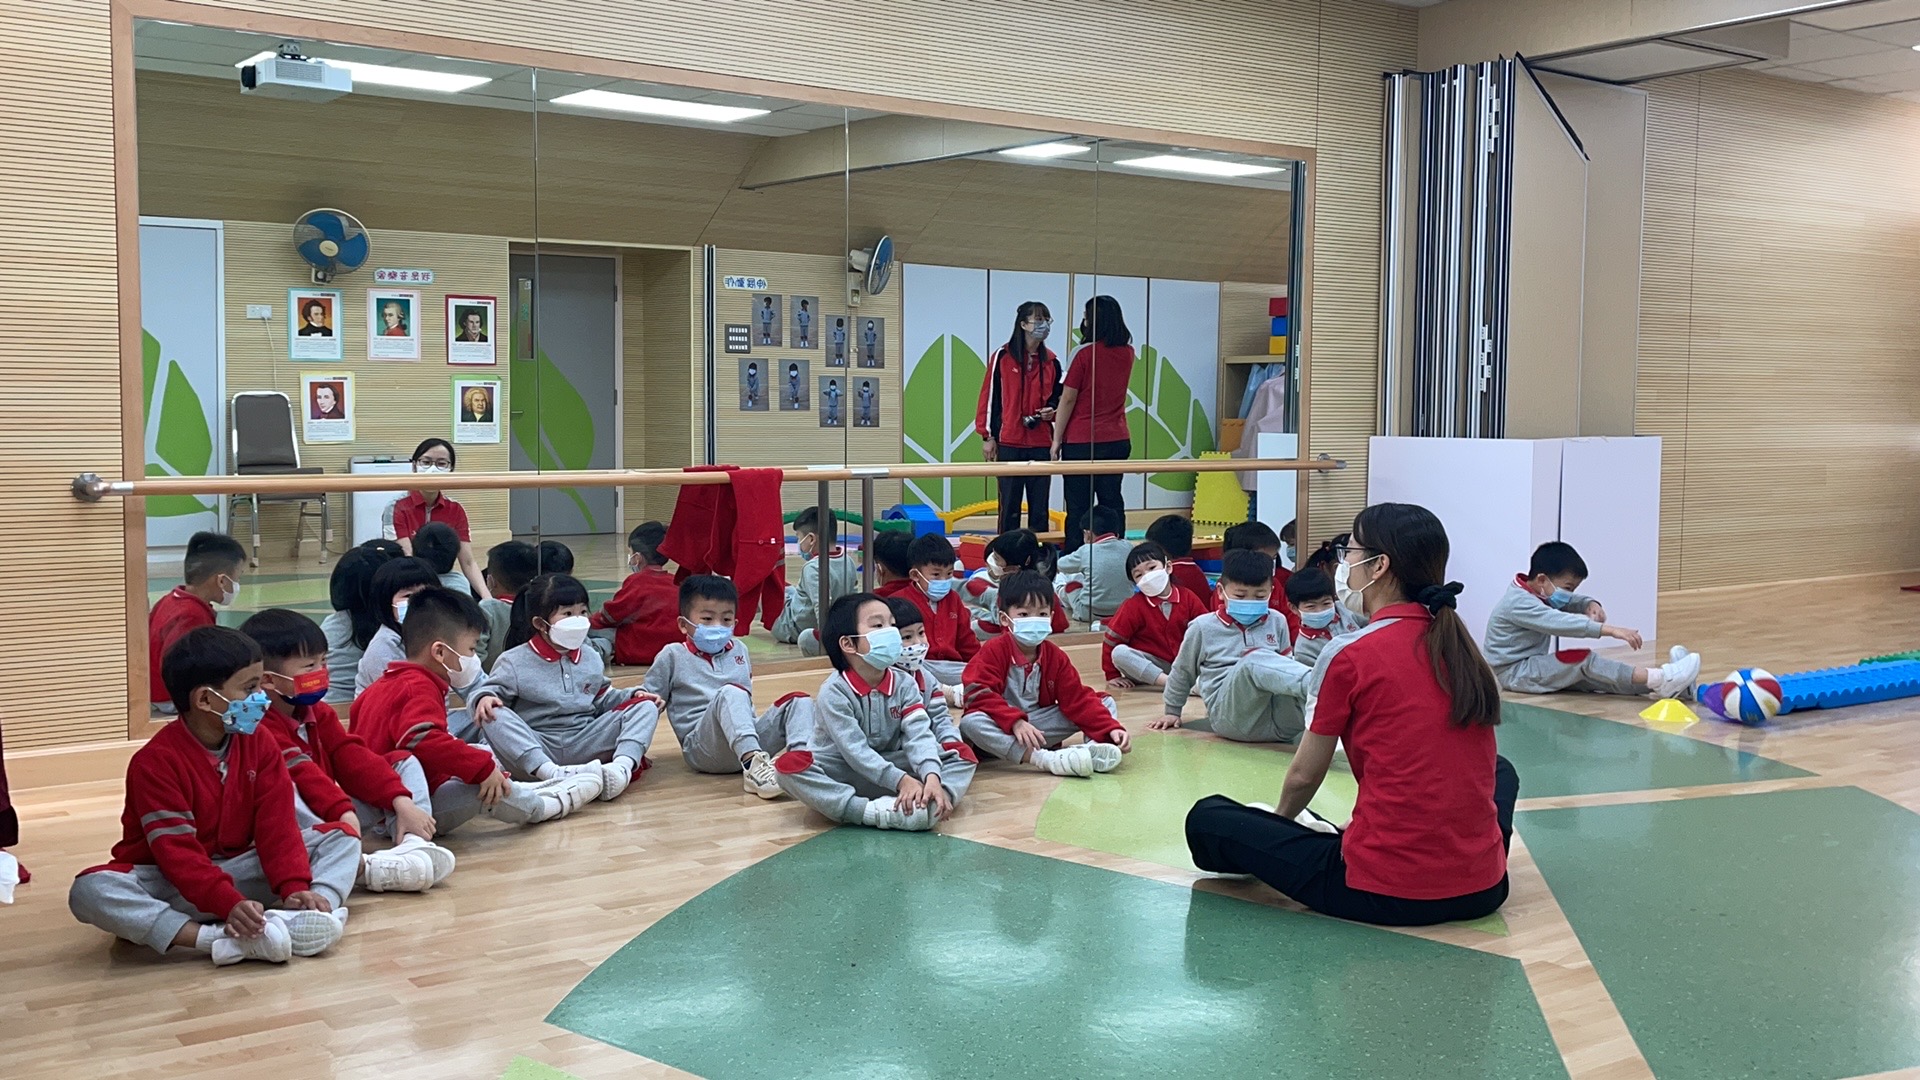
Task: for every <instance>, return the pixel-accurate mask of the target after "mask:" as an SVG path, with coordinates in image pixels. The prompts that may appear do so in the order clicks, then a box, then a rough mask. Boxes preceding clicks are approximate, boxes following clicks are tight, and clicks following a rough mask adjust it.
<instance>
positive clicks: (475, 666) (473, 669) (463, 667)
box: [440, 641, 480, 686]
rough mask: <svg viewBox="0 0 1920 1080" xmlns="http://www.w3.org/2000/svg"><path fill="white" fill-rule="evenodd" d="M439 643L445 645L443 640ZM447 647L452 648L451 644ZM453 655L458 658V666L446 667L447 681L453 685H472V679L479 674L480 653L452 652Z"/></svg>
mask: <svg viewBox="0 0 1920 1080" xmlns="http://www.w3.org/2000/svg"><path fill="white" fill-rule="evenodd" d="M440 644H442V645H447V643H446V642H444V641H443V642H441V643H440ZM447 648H449V649H452V648H453V646H451V645H447ZM454 655H455V656H458V657H459V658H460V666H459V667H455V668H448V669H447V681H448V682H449V683H451V684H453V685H454V686H472V685H473V680H474V679H476V678H478V677H479V675H480V655H479V654H478V653H475V654H473V655H470V656H466V655H461V654H460V653H454ZM443 666H444V665H443Z"/></svg>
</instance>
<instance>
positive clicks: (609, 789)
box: [600, 758, 633, 802]
mask: <svg viewBox="0 0 1920 1080" xmlns="http://www.w3.org/2000/svg"><path fill="white" fill-rule="evenodd" d="M600 779H601V784H602V786H601V788H600V801H601V802H611V801H613V800H614V799H617V798H619V797H620V793H621V792H623V791H625V790H627V785H629V784H631V783H633V766H631V765H628V764H626V759H625V758H614V759H613V760H612V761H611V762H608V763H607V764H605V765H603V766H601V767H600Z"/></svg>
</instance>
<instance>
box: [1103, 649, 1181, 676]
mask: <svg viewBox="0 0 1920 1080" xmlns="http://www.w3.org/2000/svg"><path fill="white" fill-rule="evenodd" d="M1113 666H1114V668H1115V669H1116V670H1118V671H1119V672H1120V674H1122V675H1125V676H1126V677H1127V678H1129V679H1132V680H1133V681H1134V682H1137V683H1139V684H1140V685H1142V686H1154V685H1156V684H1158V683H1159V682H1160V676H1162V675H1165V674H1167V673H1168V672H1170V671H1172V670H1173V663H1172V662H1171V661H1168V660H1162V659H1160V658H1159V657H1157V656H1155V655H1153V654H1152V653H1144V652H1141V651H1140V650H1139V649H1136V648H1134V647H1133V646H1131V645H1115V646H1114V647H1113Z"/></svg>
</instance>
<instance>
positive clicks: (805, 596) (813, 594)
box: [787, 548, 858, 630]
mask: <svg viewBox="0 0 1920 1080" xmlns="http://www.w3.org/2000/svg"><path fill="white" fill-rule="evenodd" d="M834 550H835V551H836V552H837V554H833V555H815V556H814V557H813V558H811V559H808V560H807V561H806V562H804V563H801V564H800V584H799V586H798V587H797V588H795V589H794V593H793V598H792V599H791V600H788V601H787V607H789V608H790V609H792V611H793V624H794V625H795V626H797V627H799V628H800V629H802V630H810V629H813V628H815V627H817V626H819V624H820V620H819V611H818V608H819V606H820V562H821V560H823V559H824V560H826V562H827V564H828V570H827V591H828V594H829V595H830V596H831V597H832V598H833V599H839V598H840V597H842V596H845V595H847V594H848V593H851V592H855V591H857V590H856V589H855V588H854V581H855V579H856V578H857V577H858V572H857V571H856V570H855V569H854V567H853V556H851V555H849V554H847V553H846V552H845V551H841V550H840V549H839V548H835V549H834Z"/></svg>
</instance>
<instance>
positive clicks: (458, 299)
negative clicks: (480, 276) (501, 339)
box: [447, 293, 499, 366]
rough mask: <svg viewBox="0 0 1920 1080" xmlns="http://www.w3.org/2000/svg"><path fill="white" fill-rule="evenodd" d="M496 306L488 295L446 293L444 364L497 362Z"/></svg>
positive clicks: (494, 299)
mask: <svg viewBox="0 0 1920 1080" xmlns="http://www.w3.org/2000/svg"><path fill="white" fill-rule="evenodd" d="M498 306H499V305H498V301H497V300H496V298H494V297H491V296H455V295H454V294H452V293H448V294H447V363H449V364H473V365H477V366H485V365H489V364H497V363H498V362H499V361H498V359H497V358H496V355H497V354H496V353H495V352H494V338H495V336H496V335H497V333H498V330H499V325H498V323H497V322H496V321H495V318H494V315H495V311H496V309H497V308H498Z"/></svg>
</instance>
